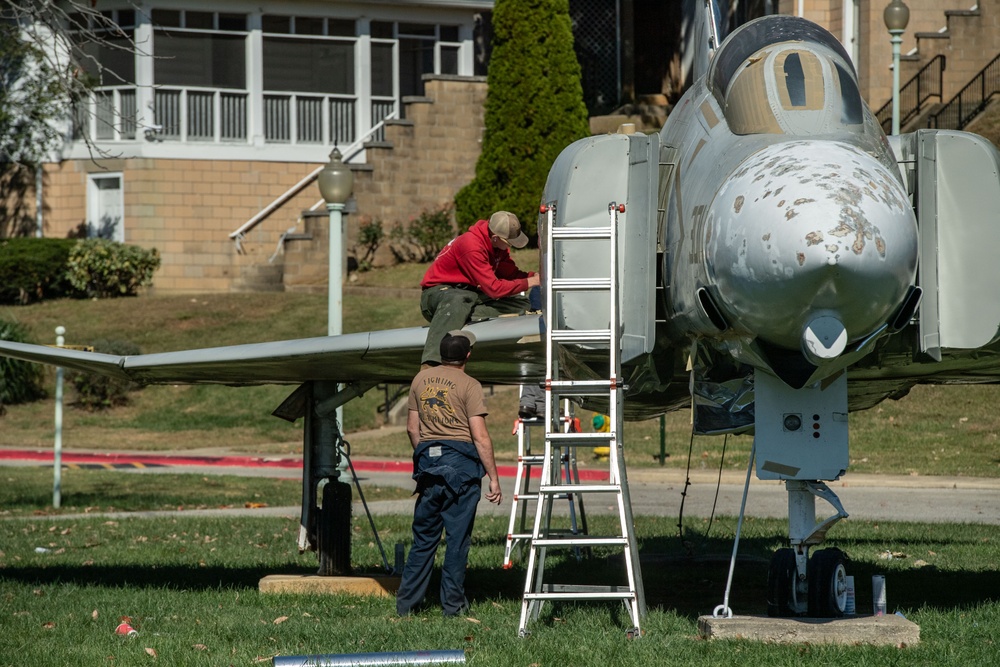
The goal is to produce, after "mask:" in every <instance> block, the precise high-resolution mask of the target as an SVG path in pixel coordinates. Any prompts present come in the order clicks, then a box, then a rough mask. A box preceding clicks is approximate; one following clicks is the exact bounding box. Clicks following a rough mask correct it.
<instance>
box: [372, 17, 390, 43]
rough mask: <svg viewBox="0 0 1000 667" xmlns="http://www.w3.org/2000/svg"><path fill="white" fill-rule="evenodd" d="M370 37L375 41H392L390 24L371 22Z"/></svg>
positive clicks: (386, 22)
mask: <svg viewBox="0 0 1000 667" xmlns="http://www.w3.org/2000/svg"><path fill="white" fill-rule="evenodd" d="M371 25H372V37H374V38H376V39H392V38H393V34H392V23H389V22H388V21H372V24H371Z"/></svg>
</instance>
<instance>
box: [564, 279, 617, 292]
mask: <svg viewBox="0 0 1000 667" xmlns="http://www.w3.org/2000/svg"><path fill="white" fill-rule="evenodd" d="M550 282H551V285H552V289H553V290H558V291H561V292H573V291H580V292H595V291H598V290H605V291H606V290H610V289H611V278H553V279H552V280H551V281H550Z"/></svg>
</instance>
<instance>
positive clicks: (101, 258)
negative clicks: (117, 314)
mask: <svg viewBox="0 0 1000 667" xmlns="http://www.w3.org/2000/svg"><path fill="white" fill-rule="evenodd" d="M159 267H160V254H159V253H158V252H157V251H156V248H152V249H150V250H146V249H144V248H140V247H138V246H133V245H125V244H123V243H116V242H114V241H108V240H106V239H87V240H85V241H78V242H77V244H76V245H75V246H74V247H73V249H72V250H71V251H70V254H69V270H68V274H69V281H70V283H71V284H72V285H73V287H75V288H76V289H78V290H80V291H81V292H85V293H86V294H87V296H91V297H98V298H102V299H106V298H111V297H116V296H135V295H136V294H137V293H138V291H139V288H140V287H148V286H149V285H152V284H153V272H155V271H156V269H158V268H159Z"/></svg>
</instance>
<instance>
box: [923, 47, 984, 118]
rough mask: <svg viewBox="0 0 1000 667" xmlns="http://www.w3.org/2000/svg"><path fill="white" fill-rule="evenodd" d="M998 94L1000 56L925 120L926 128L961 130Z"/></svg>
mask: <svg viewBox="0 0 1000 667" xmlns="http://www.w3.org/2000/svg"><path fill="white" fill-rule="evenodd" d="M998 92H1000V55H997V57H996V58H994V59H993V60H991V61H990V64H989V65H987V66H986V67H984V68H983V69H982V70H980V72H979V74H977V75H976V76H974V77H972V80H971V81H969V83H968V84H967V85H966V86H965V88H962V90H960V91H959V92H958V94H957V95H955V96H954V97H953V98H951V99H950V100H948V101H947V102H946V103H945V104H943V105H942V106H941V108H940V109H938V110H937V111H935V112H934V113H932V114H931V115H930V116H928V118H927V127H933V128H937V129H943V130H961V129H962V128H964V127H965V126H966V125H968V124H969V122H970V121H972V119H973V118H975V117H976V116H977V115H978V114H979V113H980V112H981V111H982V110H983V109H985V108H986V105H987V104H989V102H990V100H991V99H992V98H993V96H994V95H996V94H997V93H998Z"/></svg>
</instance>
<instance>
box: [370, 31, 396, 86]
mask: <svg viewBox="0 0 1000 667" xmlns="http://www.w3.org/2000/svg"><path fill="white" fill-rule="evenodd" d="M372 95H381V96H385V97H389V96H391V95H392V44H387V43H384V42H381V43H373V44H372Z"/></svg>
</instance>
